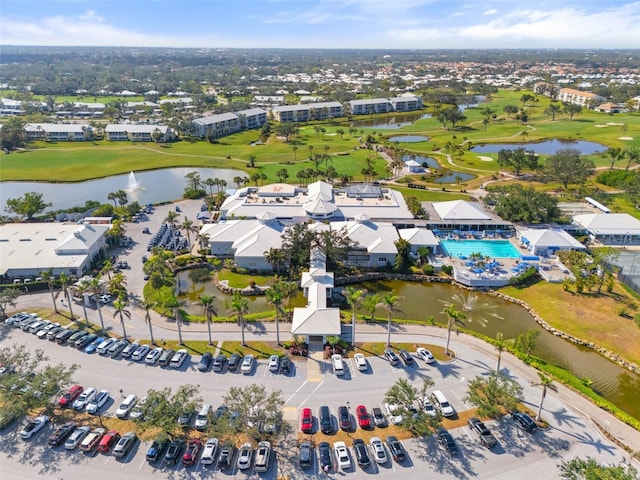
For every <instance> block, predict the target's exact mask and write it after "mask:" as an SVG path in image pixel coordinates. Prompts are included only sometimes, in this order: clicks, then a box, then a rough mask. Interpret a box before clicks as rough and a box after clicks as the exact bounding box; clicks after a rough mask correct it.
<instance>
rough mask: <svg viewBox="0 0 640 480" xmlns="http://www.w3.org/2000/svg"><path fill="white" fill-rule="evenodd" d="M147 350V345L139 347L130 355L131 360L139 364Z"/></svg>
mask: <svg viewBox="0 0 640 480" xmlns="http://www.w3.org/2000/svg"><path fill="white" fill-rule="evenodd" d="M149 350H150V348H149V345H140V346H139V347H138V348H136V349H135V350H134V351H133V354H131V360H133V361H134V362H139V361H140V360H143V359H145V358H146V356H147V353H149Z"/></svg>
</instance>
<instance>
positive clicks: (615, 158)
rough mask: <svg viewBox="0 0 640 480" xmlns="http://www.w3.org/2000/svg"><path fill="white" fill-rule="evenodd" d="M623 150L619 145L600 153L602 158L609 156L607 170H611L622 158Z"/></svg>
mask: <svg viewBox="0 0 640 480" xmlns="http://www.w3.org/2000/svg"><path fill="white" fill-rule="evenodd" d="M624 155H625V152H624V150H623V149H622V148H620V147H613V148H608V149H607V150H606V151H605V152H603V153H601V156H602V157H603V158H606V157H609V161H610V162H611V164H610V167H609V170H613V165H614V164H615V163H616V162H619V161H620V160H622V159H623V158H624Z"/></svg>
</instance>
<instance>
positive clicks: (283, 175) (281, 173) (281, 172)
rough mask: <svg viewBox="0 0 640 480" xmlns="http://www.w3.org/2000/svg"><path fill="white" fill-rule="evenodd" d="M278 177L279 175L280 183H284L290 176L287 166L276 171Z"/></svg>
mask: <svg viewBox="0 0 640 480" xmlns="http://www.w3.org/2000/svg"><path fill="white" fill-rule="evenodd" d="M276 177H278V180H279V181H280V183H284V182H286V181H287V178H289V171H288V170H287V169H286V168H281V169H280V170H278V171H277V172H276Z"/></svg>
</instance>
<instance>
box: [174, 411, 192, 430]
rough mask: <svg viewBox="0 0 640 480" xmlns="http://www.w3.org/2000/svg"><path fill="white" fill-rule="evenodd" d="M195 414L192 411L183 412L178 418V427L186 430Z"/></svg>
mask: <svg viewBox="0 0 640 480" xmlns="http://www.w3.org/2000/svg"><path fill="white" fill-rule="evenodd" d="M195 414H196V412H194V411H193V410H185V411H184V412H182V413H181V414H180V416H179V417H178V425H179V426H181V427H182V428H188V427H189V425H190V424H191V419H192V418H193V416H194V415H195Z"/></svg>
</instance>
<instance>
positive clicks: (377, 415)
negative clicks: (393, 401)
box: [371, 407, 387, 428]
mask: <svg viewBox="0 0 640 480" xmlns="http://www.w3.org/2000/svg"><path fill="white" fill-rule="evenodd" d="M371 413H372V415H373V422H374V423H375V424H376V427H378V428H384V427H386V426H387V417H385V416H384V413H382V409H381V408H380V407H373V409H372V410H371Z"/></svg>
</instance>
